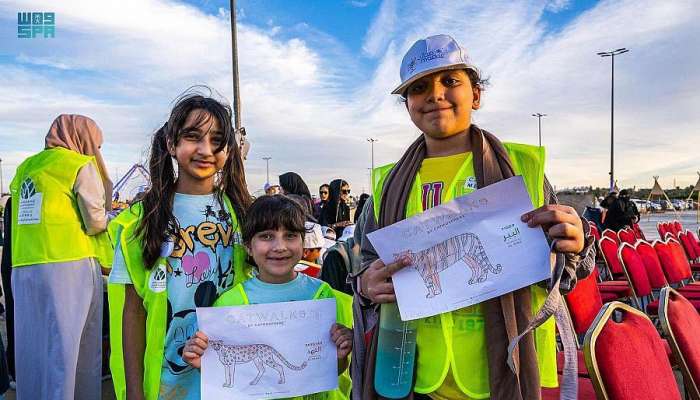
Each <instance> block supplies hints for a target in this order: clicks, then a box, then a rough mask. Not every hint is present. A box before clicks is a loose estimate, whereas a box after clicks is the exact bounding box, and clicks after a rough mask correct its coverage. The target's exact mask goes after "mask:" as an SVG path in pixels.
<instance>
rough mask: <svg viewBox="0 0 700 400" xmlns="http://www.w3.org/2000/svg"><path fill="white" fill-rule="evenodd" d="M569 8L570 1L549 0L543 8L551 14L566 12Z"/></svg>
mask: <svg viewBox="0 0 700 400" xmlns="http://www.w3.org/2000/svg"><path fill="white" fill-rule="evenodd" d="M570 6H571V0H551V1H549V2H547V5H546V6H545V10H547V11H549V12H552V13H558V12H560V11H563V10H566V9H567V8H569V7H570Z"/></svg>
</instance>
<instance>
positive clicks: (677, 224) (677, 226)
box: [672, 220, 683, 235]
mask: <svg viewBox="0 0 700 400" xmlns="http://www.w3.org/2000/svg"><path fill="white" fill-rule="evenodd" d="M672 226H673V228H672V229H673V233H675V234H676V235H678V234H679V233H681V232H683V225H681V223H680V221H678V220H674V221H673V223H672Z"/></svg>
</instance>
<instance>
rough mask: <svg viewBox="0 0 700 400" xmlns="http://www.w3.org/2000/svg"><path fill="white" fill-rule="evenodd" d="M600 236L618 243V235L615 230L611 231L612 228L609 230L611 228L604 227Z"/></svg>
mask: <svg viewBox="0 0 700 400" xmlns="http://www.w3.org/2000/svg"><path fill="white" fill-rule="evenodd" d="M602 236H603V237H604V238H606V237H607V238H610V239H612V240H613V241H614V242H615V243H616V244H620V237H619V236H617V232H615V231H613V230H611V229H605V230H604V231H603V235H602Z"/></svg>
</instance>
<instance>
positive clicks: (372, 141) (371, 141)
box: [367, 138, 379, 171]
mask: <svg viewBox="0 0 700 400" xmlns="http://www.w3.org/2000/svg"><path fill="white" fill-rule="evenodd" d="M367 141H368V142H369V143H370V145H371V146H372V171H374V142H378V141H379V140H378V139H375V138H367Z"/></svg>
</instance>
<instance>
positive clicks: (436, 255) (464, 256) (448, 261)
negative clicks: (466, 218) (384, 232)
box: [394, 232, 502, 298]
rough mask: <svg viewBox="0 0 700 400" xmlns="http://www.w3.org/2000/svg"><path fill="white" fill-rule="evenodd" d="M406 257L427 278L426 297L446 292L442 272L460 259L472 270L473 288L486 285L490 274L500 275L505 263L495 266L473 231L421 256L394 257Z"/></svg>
mask: <svg viewBox="0 0 700 400" xmlns="http://www.w3.org/2000/svg"><path fill="white" fill-rule="evenodd" d="M404 255H408V257H409V258H410V259H411V261H412V265H411V267H413V268H415V269H416V271H418V273H419V274H420V276H421V278H423V283H424V284H425V287H426V289H428V294H427V295H426V296H425V297H427V298H431V297H435V296H437V295H439V294H440V293H442V287H441V284H440V275H439V274H440V272H441V271H444V270H446V269H447V268H448V267H450V266H451V265H452V264H454V263H456V262H458V261H460V260H461V261H464V262H465V263H466V264H467V265H468V266H469V268H470V269H471V271H472V275H471V278H470V279H469V284H470V285H473V284H475V283H481V282H484V281H485V280H486V277H487V276H488V273H489V271H491V272H493V273H494V274H498V273H500V272H501V270H502V268H501V264H496V266H493V265H491V262H490V261H489V258H488V256H487V255H486V251H485V250H484V247H483V246H482V245H481V241H480V240H479V237H478V236H476V235H475V234H473V233H469V232H467V233H462V234H460V235H457V236H453V237H451V238H449V239H447V240H445V241H443V242H440V243H438V244H436V245H434V246H431V247H428V248H427V249H424V250H421V251H419V252H417V253H414V252H412V251H411V250H406V251H404V252H401V253H396V254H394V257H396V258H398V257H401V256H404Z"/></svg>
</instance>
